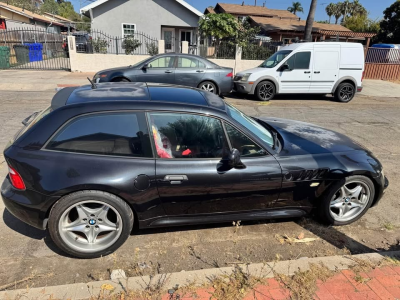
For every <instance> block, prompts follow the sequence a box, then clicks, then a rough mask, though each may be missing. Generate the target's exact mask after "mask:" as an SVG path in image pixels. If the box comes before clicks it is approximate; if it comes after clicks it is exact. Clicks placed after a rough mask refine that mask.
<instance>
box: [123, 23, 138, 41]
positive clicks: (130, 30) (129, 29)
mask: <svg viewBox="0 0 400 300" xmlns="http://www.w3.org/2000/svg"><path fill="white" fill-rule="evenodd" d="M135 30H136V24H127V23H122V37H124V38H126V37H127V36H130V35H134V33H135Z"/></svg>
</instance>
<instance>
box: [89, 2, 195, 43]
mask: <svg viewBox="0 0 400 300" xmlns="http://www.w3.org/2000/svg"><path fill="white" fill-rule="evenodd" d="M198 22H199V17H198V16H197V15H196V14H194V13H193V12H191V11H190V10H188V9H187V8H185V7H184V6H183V5H181V4H179V3H178V2H176V1H175V0H118V1H107V2H105V3H104V4H102V5H99V6H98V7H96V8H94V9H93V20H92V29H95V30H101V31H104V32H105V33H107V34H109V35H112V36H122V23H131V24H136V30H138V31H142V32H146V34H148V35H150V36H151V37H154V38H157V39H161V26H165V27H168V26H170V27H176V26H184V27H197V26H198Z"/></svg>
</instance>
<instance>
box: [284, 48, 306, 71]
mask: <svg viewBox="0 0 400 300" xmlns="http://www.w3.org/2000/svg"><path fill="white" fill-rule="evenodd" d="M310 60H311V52H299V53H296V54H295V55H293V56H292V57H291V58H289V59H288V60H287V61H286V64H287V65H288V66H289V69H290V70H298V69H309V68H310Z"/></svg>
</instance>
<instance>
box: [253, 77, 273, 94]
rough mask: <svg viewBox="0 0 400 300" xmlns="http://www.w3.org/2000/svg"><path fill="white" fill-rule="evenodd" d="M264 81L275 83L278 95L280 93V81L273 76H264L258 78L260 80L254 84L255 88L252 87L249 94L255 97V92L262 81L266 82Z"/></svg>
mask: <svg viewBox="0 0 400 300" xmlns="http://www.w3.org/2000/svg"><path fill="white" fill-rule="evenodd" d="M264 80H269V81H271V82H273V83H274V84H275V87H276V93H279V83H278V80H276V78H274V77H273V76H271V75H264V76H261V77H260V78H258V79H257V80H256V81H255V82H254V84H253V86H252V88H251V90H250V93H249V94H252V95H253V94H254V93H255V90H256V87H257V85H258V84H259V83H260V82H261V81H264Z"/></svg>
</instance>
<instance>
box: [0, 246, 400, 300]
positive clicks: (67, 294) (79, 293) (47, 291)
mask: <svg viewBox="0 0 400 300" xmlns="http://www.w3.org/2000/svg"><path fill="white" fill-rule="evenodd" d="M387 256H391V257H399V256H400V251H390V252H384V253H382V254H379V253H370V254H359V255H345V256H329V257H316V258H300V259H297V260H289V261H278V262H270V263H257V264H249V265H245V264H243V265H240V266H241V267H243V269H245V271H246V272H247V273H249V274H251V275H254V276H259V277H264V278H273V277H274V273H279V274H284V275H288V276H291V275H294V273H295V272H296V271H298V270H301V271H306V270H309V269H310V264H321V263H322V264H324V265H325V266H326V267H328V268H329V269H330V270H346V269H348V268H349V267H351V266H354V265H355V264H357V263H356V260H368V261H370V262H374V263H378V262H380V261H382V260H383V259H384V258H385V257H387ZM234 269H235V268H234V267H224V268H215V269H203V270H196V271H182V272H178V273H171V274H159V275H155V276H154V277H150V276H142V277H130V278H125V279H116V280H105V281H96V282H89V283H76V284H69V285H59V286H50V287H41V288H33V289H20V290H10V291H3V292H0V299H6V300H8V299H9V300H14V299H21V298H24V299H35V300H48V299H73V300H84V299H89V298H91V297H94V296H96V295H99V293H100V291H101V290H102V286H105V285H107V287H110V285H111V286H112V287H113V288H114V290H113V292H114V293H119V292H123V291H126V290H127V289H130V290H144V289H145V288H146V287H147V286H148V285H150V284H156V283H159V282H163V284H164V286H165V287H166V288H172V287H174V286H176V285H179V286H185V285H188V284H193V283H195V284H198V285H201V284H203V283H207V282H209V281H210V278H214V277H218V276H221V275H230V274H231V273H232V272H233V271H234ZM103 289H104V288H103Z"/></svg>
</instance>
